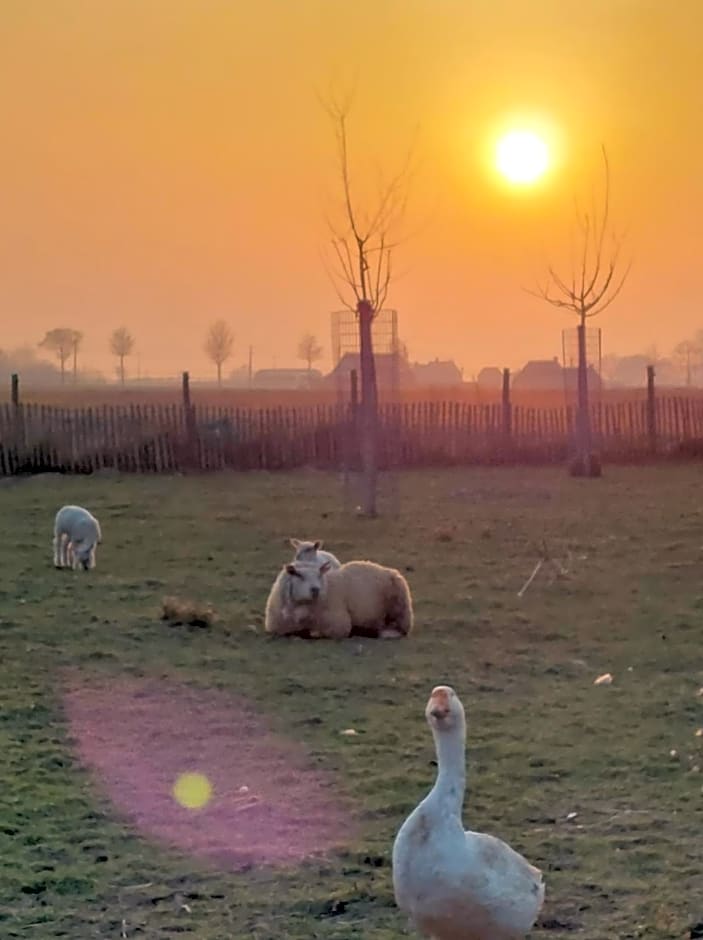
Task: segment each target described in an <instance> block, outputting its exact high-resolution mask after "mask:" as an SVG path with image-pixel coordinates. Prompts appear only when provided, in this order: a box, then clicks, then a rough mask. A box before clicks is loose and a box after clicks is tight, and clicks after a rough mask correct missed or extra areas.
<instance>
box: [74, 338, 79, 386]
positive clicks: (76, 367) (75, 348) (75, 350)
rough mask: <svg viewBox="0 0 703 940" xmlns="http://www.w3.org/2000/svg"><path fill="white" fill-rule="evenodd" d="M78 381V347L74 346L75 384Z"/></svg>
mask: <svg viewBox="0 0 703 940" xmlns="http://www.w3.org/2000/svg"><path fill="white" fill-rule="evenodd" d="M77 381H78V347H77V346H76V345H75V343H74V345H73V384H74V385H75V384H76V382H77Z"/></svg>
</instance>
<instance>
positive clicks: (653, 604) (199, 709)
mask: <svg viewBox="0 0 703 940" xmlns="http://www.w3.org/2000/svg"><path fill="white" fill-rule="evenodd" d="M399 487H400V506H401V509H402V514H401V516H400V517H398V518H388V517H386V518H382V519H378V520H373V521H370V520H363V519H358V518H355V517H353V516H348V515H345V514H344V513H343V512H342V511H341V500H340V497H341V487H340V484H339V481H338V479H337V478H335V477H334V476H331V475H329V476H328V475H325V474H319V473H312V472H310V473H300V474H297V475H285V476H283V475H281V476H277V475H273V474H271V475H269V474H259V475H236V474H226V475H224V474H223V475H219V476H209V477H204V476H197V477H177V478H163V477H162V478H159V477H155V476H154V477H142V478H138V477H134V478H128V477H114V478H113V477H102V478H99V477H97V478H96V477H92V478H87V477H83V478H62V477H53V476H47V477H38V478H35V479H33V480H30V481H28V482H23V483H20V484H17V485H13V486H7V487H3V488H2V489H0V519H2V526H3V533H4V537H3V539H2V548H0V552H1V553H2V557H1V559H0V571H1V572H2V577H1V580H0V656H1V667H0V668H1V670H2V671H1V673H0V675H1V676H2V682H1V683H0V753H1V754H2V758H1V759H0V936H2V937H3V938H6V940H11V938H12V940H14V938H25V937H33V938H41V940H53V938H59V937H62V938H70V940H83V938H101V940H104V938H125V937H126V938H130V940H131V938H139V937H144V938H154V940H155V938H159V940H166V938H169V940H173V938H175V937H180V936H189V937H194V938H198V940H229V938H246V937H253V938H258V940H267V938H271V940H273V938H300V940H303V938H306V940H307V938H354V937H357V938H364V940H391V938H396V937H401V936H410V935H411V934H410V933H409V931H408V928H407V925H406V922H405V919H404V918H403V917H402V916H401V915H400V914H399V912H398V911H397V909H396V908H395V906H394V903H393V897H392V887H391V872H390V865H389V859H390V850H391V845H392V840H393V837H394V834H395V831H396V830H397V827H398V826H399V824H400V823H401V821H402V820H403V818H404V816H405V815H406V814H407V812H409V811H410V809H412V807H413V806H414V805H415V804H416V803H417V801H418V800H419V799H420V798H421V797H422V796H423V795H424V793H425V792H426V791H427V790H428V788H429V786H430V785H431V783H432V780H433V774H434V767H433V766H432V764H431V761H432V759H433V757H434V754H433V749H432V741H431V737H430V734H429V731H428V729H427V727H426V725H425V722H424V718H423V709H424V705H425V701H426V699H427V695H428V693H429V691H430V689H431V688H432V686H433V685H435V684H437V683H439V682H448V683H450V684H452V685H453V686H454V687H455V688H456V689H457V691H458V693H459V694H460V696H461V697H462V698H463V701H464V703H465V706H466V709H467V715H468V720H469V793H468V796H467V803H466V810H465V821H466V824H467V825H471V826H472V827H475V828H480V829H485V830H487V831H491V832H493V833H495V834H496V835H499V836H501V837H503V838H506V839H508V840H509V841H510V842H511V843H512V844H513V845H515V847H517V848H518V849H519V850H521V851H523V852H525V853H526V855H527V856H528V857H529V858H530V860H531V861H533V862H534V863H535V864H537V865H539V866H540V867H541V868H542V869H543V871H544V872H545V877H546V881H547V903H546V906H545V909H544V911H543V916H542V918H541V921H540V923H539V924H538V926H537V928H536V929H535V931H534V936H545V937H553V938H560V937H567V936H574V935H577V936H580V937H583V938H588V940H603V938H628V937H646V938H660V940H664V938H674V937H677V938H679V937H680V938H683V937H687V936H689V930H690V928H691V926H692V925H693V924H695V923H696V922H698V921H700V920H702V919H703V891H702V890H701V870H702V869H703V847H702V844H701V832H703V812H702V809H701V807H702V804H703V792H702V785H703V737H701V736H696V731H697V730H698V729H700V728H702V727H703V696H701V695H699V694H698V692H699V689H700V688H701V687H702V686H703V657H702V656H701V635H702V629H701V625H702V623H703V579H701V563H702V562H703V500H702V499H701V490H702V487H703V473H702V472H701V469H700V468H699V467H697V466H686V467H683V466H677V467H667V468H661V467H649V468H638V469H635V468H607V469H606V475H605V476H604V478H603V479H602V480H595V481H588V480H573V479H570V478H568V477H567V476H566V475H565V473H564V472H563V471H561V470H524V469H517V470H491V471H489V470H485V471H484V470H481V471H476V470H457V471H451V472H449V471H447V472H421V473H414V474H411V473H408V474H406V475H404V476H402V477H401V478H400V482H399ZM74 501H77V502H81V503H83V504H84V505H87V506H88V507H89V508H90V509H92V510H93V511H95V512H96V513H97V514H98V516H99V517H100V519H101V522H102V524H103V532H104V544H103V545H102V546H101V548H100V550H99V552H98V568H97V569H96V570H95V571H93V572H89V573H73V572H68V571H56V570H54V569H53V568H52V566H51V546H50V540H51V524H52V516H53V513H54V512H55V510H56V509H57V508H58V507H59V506H60V505H61V504H63V503H67V502H74ZM289 535H297V536H299V537H310V536H317V537H322V538H324V539H325V541H326V543H327V545H328V546H329V547H330V548H331V549H332V550H333V551H335V552H336V553H338V554H339V555H340V556H341V557H342V558H343V559H344V558H350V557H354V556H361V557H364V556H370V557H372V558H374V559H376V560H378V561H381V562H383V563H386V564H389V565H395V566H398V567H400V568H401V569H402V570H406V573H407V577H408V579H409V582H410V585H411V588H412V590H413V594H414V598H415V606H416V624H417V625H416V632H415V633H414V634H413V635H412V636H411V637H410V638H409V639H408V640H406V641H402V642H396V643H391V642H385V643H384V642H380V641H376V642H374V641H370V640H357V639H353V640H349V641H346V642H342V643H331V642H328V643H325V642H316V643H313V642H306V641H303V640H288V641H286V640H269V639H267V638H266V637H264V636H263V635H262V622H263V607H264V603H265V599H266V595H267V591H268V588H269V586H270V583H271V581H272V579H273V577H274V576H275V573H276V571H277V569H278V567H279V566H280V564H281V563H282V562H283V561H285V560H287V558H288V554H289V552H288V550H287V549H286V548H284V546H283V538H284V537H285V536H289ZM542 540H544V542H545V544H546V546H547V548H548V549H549V551H550V552H551V553H552V554H553V555H554V557H557V558H559V559H560V561H561V562H562V563H563V565H564V566H565V568H566V569H568V570H567V572H566V574H564V575H562V576H560V577H559V578H556V579H555V578H553V577H552V574H551V573H550V571H547V570H546V569H545V570H544V571H541V572H540V573H539V575H538V576H537V577H536V578H535V580H534V581H533V583H532V584H531V586H530V587H529V589H528V590H527V591H526V593H525V595H524V596H523V597H522V598H519V597H518V596H517V592H518V590H519V589H520V587H521V585H522V584H523V583H524V582H525V580H526V579H527V577H528V576H529V574H530V572H531V571H532V569H533V567H534V565H535V563H536V561H537V560H538V558H539V553H540V546H541V544H542ZM172 593H175V594H180V595H183V596H185V597H189V598H193V599H196V600H198V601H203V602H211V603H212V604H213V605H214V606H215V608H216V609H217V611H218V612H219V619H218V621H217V622H216V623H215V624H214V625H213V626H212V627H210V628H209V629H188V628H187V627H177V626H175V627H174V626H168V625H166V624H164V623H162V622H161V621H160V620H159V606H160V602H161V599H162V597H163V596H164V595H167V594H172ZM605 672H610V673H612V674H613V677H614V681H613V683H612V684H611V685H602V686H595V685H594V684H593V680H594V679H595V678H596V677H597V676H598V675H599V674H601V673H605ZM350 728H353V729H354V730H356V732H357V734H356V735H344V734H341V732H342V731H344V730H345V729H350ZM132 741H133V742H134V744H133V746H132V744H131V742H132ZM287 741H288V742H290V746H289V747H290V749H292V748H294V747H295V748H297V750H295V752H293V750H291V753H290V754H288V751H287V750H286V748H287V747H288V745H286V742H287ZM179 748H180V752H179ZM252 748H253V750H252ZM300 748H304V749H305V751H304V753H303V752H302V751H301V750H300ZM174 749H175V750H174ZM254 751H256V753H255V754H254V753H253V752H254ZM79 753H80V754H82V755H83V758H82V760H79V758H78V755H79ZM91 755H92V757H91ZM174 755H175V756H174ZM194 755H195V757H194ZM252 755H253V756H252ZM181 757H182V763H183V766H184V769H185V767H186V764H188V762H189V761H190V762H191V763H192V761H193V760H195V759H196V758H197V759H198V760H199V761H200V766H199V768H198V769H200V770H202V771H203V772H204V773H207V774H208V775H209V776H210V777H212V778H213V782H214V784H215V794H214V799H213V801H212V803H211V804H210V806H209V807H208V808H206V809H205V810H203V811H201V813H200V814H196V815H195V816H194V815H192V811H189V810H185V809H181V808H179V807H178V806H177V804H175V803H173V801H170V798H169V797H168V795H167V794H164V793H160V794H159V793H154V794H151V796H153V797H154V800H153V806H152V804H151V803H150V802H149V800H150V794H149V792H148V790H149V785H150V783H149V782H150V781H151V785H152V786H153V787H154V788H156V789H158V788H159V787H163V786H165V785H166V783H167V782H168V781H169V780H170V777H169V774H172V773H173V772H174V770H175V769H177V768H178V767H179V766H180V764H179V760H180V759H181ZM269 757H270V760H271V762H272V763H271V766H272V767H273V770H272V771H271V772H270V773H268V776H267V773H266V766H267V765H266V760H267V759H269ZM289 759H290V761H293V764H294V765H295V768H296V769H294V770H291V769H290V766H292V765H290V766H289V764H287V763H286V761H288V760H289ZM90 760H93V761H94V763H93V765H90ZM101 761H102V763H101ZM150 761H151V764H150ZM169 761H170V762H171V763H169ZM257 761H258V763H257ZM95 762H97V763H95ZM209 762H210V763H212V767H210V763H209ZM218 762H219V763H218ZM296 762H297V763H296ZM97 765H100V766H102V768H103V774H102V775H101V774H100V773H97V772H95V771H94V770H93V771H91V770H90V769H89V766H97ZM215 765H217V766H215ZM303 765H305V766H303ZM241 766H245V767H247V770H248V772H249V773H250V774H251V775H252V776H251V777H250V778H248V779H249V782H250V783H252V781H253V782H254V783H255V786H252V787H251V788H250V789H251V790H253V789H255V788H256V786H258V787H259V789H260V790H261V793H262V794H263V799H264V803H265V802H266V799H270V800H271V801H272V804H273V803H274V802H275V801H276V800H277V799H278V800H279V802H281V803H283V804H285V801H286V800H287V801H288V809H289V811H290V819H289V823H290V827H291V828H290V834H291V835H290V838H291V840H293V839H294V836H295V833H296V831H297V830H296V828H295V827H296V825H297V826H298V830H300V832H298V835H299V836H300V839H301V840H302V842H301V844H305V845H306V846H307V848H311V847H315V846H314V845H313V843H315V839H317V838H318V837H319V840H320V842H319V844H320V846H322V845H323V843H324V844H328V843H330V842H332V843H333V842H335V841H336V842H337V843H339V845H338V846H337V847H336V848H333V849H330V850H329V851H328V852H327V854H326V855H324V856H320V857H318V858H315V859H312V860H308V861H306V862H304V863H299V864H292V865H291V864H288V865H287V866H284V867H281V866H275V865H274V866H271V865H266V864H263V862H262V858H264V857H265V856H266V852H267V848H269V849H270V854H271V856H276V852H278V851H279V850H280V849H281V846H280V845H279V844H278V843H279V842H280V841H281V840H280V838H279V836H280V831H279V830H278V829H277V828H276V825H275V820H276V818H277V817H275V816H272V817H270V818H269V822H270V821H271V819H272V820H273V823H274V825H272V828H271V829H270V831H267V830H266V826H265V819H266V818H268V817H266V816H265V813H264V815H263V816H262V815H260V814H259V815H256V814H255V818H256V819H257V820H259V825H258V828H257V829H256V831H250V830H247V829H245V828H244V827H245V822H244V820H245V819H246V818H247V813H246V812H243V813H239V809H238V806H237V805H235V804H236V799H235V798H234V797H233V796H232V792H229V793H228V792H227V788H228V786H229V788H230V791H232V790H236V791H237V792H238V788H240V786H241V785H242V784H247V780H243V779H242V775H241V773H240V771H241ZM699 767H700V768H701V772H698V768H699ZM304 773H307V774H308V775H309V778H306V777H305V776H304ZM228 774H229V775H230V777H229V779H228V777H227V775H228ZM218 775H219V776H218ZM223 775H224V776H223ZM267 787H268V789H267ZM145 788H146V789H145ZM278 791H280V792H278ZM267 794H268V796H267ZM250 795H255V794H250ZM219 799H222V800H223V801H226V800H229V803H228V807H229V808H228V809H226V812H225V809H222V812H223V813H225V815H224V816H222V817H218V818H221V819H227V820H229V822H228V826H229V827H231V828H227V826H225V827H224V828H223V827H222V826H220V828H219V830H218V832H217V833H215V835H214V836H213V837H212V838H213V840H214V841H212V842H211V843H210V848H211V849H212V852H211V857H210V860H209V861H208V860H207V859H206V860H202V859H201V858H200V856H199V855H198V854H197V852H196V847H197V846H196V843H197V841H198V839H199V838H200V835H199V834H201V835H202V834H203V833H207V832H208V831H209V830H208V829H207V819H208V813H210V812H212V813H214V814H215V815H216V813H217V812H218V808H217V804H218V800H219ZM159 800H160V801H159ZM164 800H165V801H166V803H168V806H166V803H165V802H164ZM150 807H151V809H150ZM279 809H280V808H279ZM150 812H151V813H152V815H154V816H158V817H159V819H160V821H161V823H162V825H161V826H160V828H159V827H158V826H152V828H151V829H150V828H149V826H150V819H151V823H153V822H154V819H153V818H151V817H150V815H149V814H150ZM257 812H259V811H258V810H257ZM261 812H263V810H262V811H261ZM272 812H273V810H272ZM140 814H141V815H140ZM169 814H170V815H169ZM227 814H228V815H227ZM573 814H575V815H573ZM308 816H309V817H310V824H309V827H307V828H306V825H305V820H306V818H307V817H308ZM140 819H141V823H140V822H139V820H140ZM237 819H241V820H242V824H241V825H242V831H241V832H240V831H237V828H236V827H237V822H236V821H237ZM296 819H297V823H296ZM193 820H196V821H195V822H194V821H193ZM301 820H302V822H301ZM169 825H170V829H169ZM140 826H142V828H141V829H140ZM287 831H288V830H287ZM169 832H172V833H174V839H176V838H190V839H191V842H192V847H193V850H192V851H190V850H187V849H181V850H177V849H174V848H169V847H168V845H167V841H166V840H167V837H168V833H169ZM218 838H219V839H220V841H222V840H224V842H225V843H227V842H228V841H231V843H232V845H233V846H235V847H238V851H237V852H234V851H233V854H232V855H228V854H227V852H221V851H220V852H219V855H218V851H219V849H218V846H217V845H216V844H215V843H216V842H217V839H218ZM296 838H297V836H296ZM203 839H205V836H204V835H203ZM306 839H307V842H306V841H305V840H306ZM247 840H251V850H252V854H251V858H250V859H249V862H248V863H244V862H243V861H242V860H243V859H245V860H246V842H247ZM269 840H270V841H269ZM181 844H182V843H181ZM315 844H316V843H315ZM213 846H214V848H213ZM242 846H244V848H242ZM288 847H289V848H290V846H288ZM197 848H198V851H200V849H201V848H202V846H200V847H197ZM205 848H206V849H207V846H206V847H205ZM220 848H221V846H220ZM254 849H256V851H254ZM257 853H258V855H257ZM213 859H217V862H216V863H214V862H213Z"/></svg>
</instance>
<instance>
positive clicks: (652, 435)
mask: <svg viewBox="0 0 703 940" xmlns="http://www.w3.org/2000/svg"><path fill="white" fill-rule="evenodd" d="M647 437H648V440H649V452H650V454H656V452H657V402H656V395H655V390H654V366H647Z"/></svg>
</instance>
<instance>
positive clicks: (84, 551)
mask: <svg viewBox="0 0 703 940" xmlns="http://www.w3.org/2000/svg"><path fill="white" fill-rule="evenodd" d="M92 556H93V546H92V545H86V544H85V543H83V542H78V543H77V544H74V545H73V557H74V559H75V563H76V567H81V568H82V569H83V570H84V571H89V570H90V568H91V567H92V562H93V557H92Z"/></svg>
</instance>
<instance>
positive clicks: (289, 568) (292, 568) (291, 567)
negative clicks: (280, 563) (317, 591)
mask: <svg viewBox="0 0 703 940" xmlns="http://www.w3.org/2000/svg"><path fill="white" fill-rule="evenodd" d="M286 571H287V572H288V574H296V575H297V573H298V569H297V568H296V567H295V565H286Z"/></svg>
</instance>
